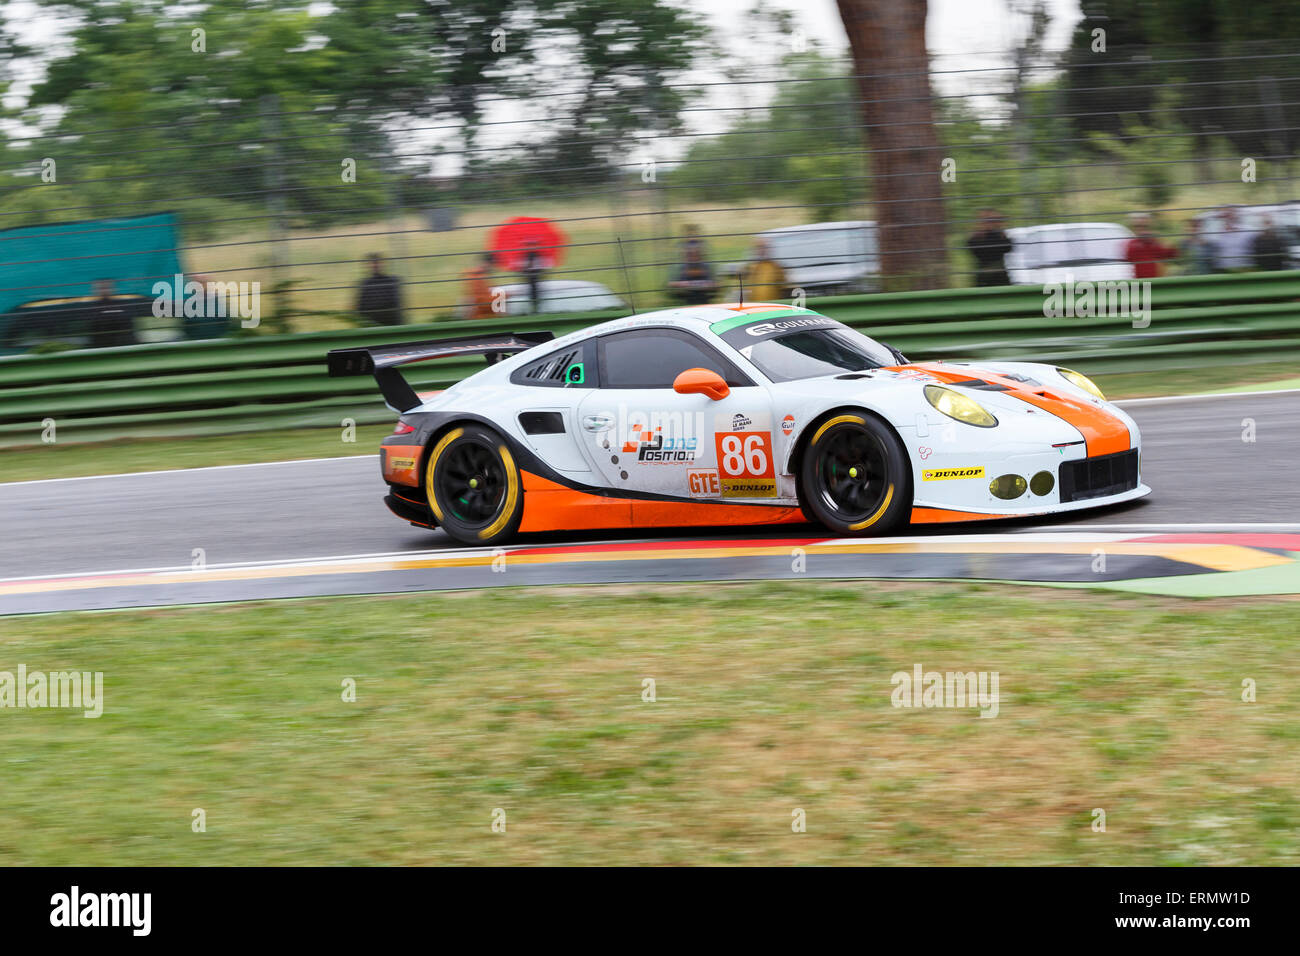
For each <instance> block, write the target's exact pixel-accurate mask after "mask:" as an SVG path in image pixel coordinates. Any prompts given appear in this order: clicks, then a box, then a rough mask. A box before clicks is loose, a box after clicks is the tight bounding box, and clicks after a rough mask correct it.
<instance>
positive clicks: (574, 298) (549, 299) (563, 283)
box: [494, 279, 627, 315]
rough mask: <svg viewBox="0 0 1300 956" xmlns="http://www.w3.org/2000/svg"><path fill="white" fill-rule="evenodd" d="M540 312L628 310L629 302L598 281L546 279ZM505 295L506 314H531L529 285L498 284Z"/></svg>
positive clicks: (521, 283)
mask: <svg viewBox="0 0 1300 956" xmlns="http://www.w3.org/2000/svg"><path fill="white" fill-rule="evenodd" d="M539 284H540V286H541V293H542V296H541V298H542V301H541V310H540V311H541V312H542V313H547V312H597V311H600V310H602V309H625V308H627V303H625V302H624V301H623V300H622V299H620V298H619V297H618V296H617V295H615V294H614V293H613V292H611V291H610V290H609V289H607V288H606V287H605V286H603V285H601V284H600V283H599V282H583V281H581V280H578V279H543V280H542V281H541V283H539ZM496 288H499V289H500V290H501V291H503V292H505V294H506V314H507V315H531V314H532V312H533V304H532V299H531V298H530V297H529V294H528V284H527V283H524V282H520V283H516V284H514V285H505V286H497V287H495V288H494V291H495V289H496Z"/></svg>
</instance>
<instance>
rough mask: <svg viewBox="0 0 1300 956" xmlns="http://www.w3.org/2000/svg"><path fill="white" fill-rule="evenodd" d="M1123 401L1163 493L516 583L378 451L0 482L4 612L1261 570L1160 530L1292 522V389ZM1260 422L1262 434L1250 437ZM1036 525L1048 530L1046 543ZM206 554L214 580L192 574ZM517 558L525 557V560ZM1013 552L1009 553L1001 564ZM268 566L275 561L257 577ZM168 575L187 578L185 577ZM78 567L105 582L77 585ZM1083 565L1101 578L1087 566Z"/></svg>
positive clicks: (801, 539) (694, 543)
mask: <svg viewBox="0 0 1300 956" xmlns="http://www.w3.org/2000/svg"><path fill="white" fill-rule="evenodd" d="M1123 404H1124V405H1125V407H1126V409H1127V410H1128V411H1129V412H1130V413H1131V414H1132V415H1133V416H1134V417H1135V418H1136V420H1137V422H1138V424H1139V426H1140V427H1141V429H1142V436H1143V455H1142V462H1143V480H1144V481H1145V482H1146V483H1147V484H1149V485H1150V486H1151V487H1152V488H1153V489H1154V491H1153V493H1152V495H1151V496H1149V497H1148V498H1146V499H1143V500H1141V501H1138V502H1134V503H1132V504H1129V505H1124V506H1119V507H1116V508H1110V509H1105V510H1102V511H1095V512H1085V513H1083V514H1080V515H1075V516H1071V517H1069V518H1063V519H1059V520H1058V519H1053V520H1051V521H1045V520H1044V519H1041V518H1040V519H1032V520H1024V521H1002V522H981V523H979V524H978V525H965V526H952V527H937V526H926V527H924V528H921V529H916V530H915V531H913V532H909V533H908V534H907V535H906V536H904V537H903V538H901V539H890V542H892V543H886V544H880V543H876V544H870V543H867V544H864V543H863V542H861V541H859V542H851V541H843V542H837V541H833V540H831V539H829V538H828V537H827V536H826V534H825V532H824V531H821V530H819V529H816V528H813V527H798V526H794V527H784V528H780V529H774V528H772V529H747V530H745V531H743V532H740V531H718V530H692V531H689V532H680V531H679V532H671V531H664V532H655V533H652V534H648V535H646V534H640V533H638V534H637V536H636V537H635V538H632V537H630V536H629V535H628V533H627V532H605V533H599V532H592V533H584V534H580V535H575V534H565V535H546V536H538V535H532V536H524V537H523V538H522V539H521V540H520V542H519V545H520V546H519V547H518V548H512V549H510V558H509V560H510V565H511V567H512V569H513V570H515V571H516V572H519V573H514V574H510V575H500V574H495V573H494V569H493V568H492V567H491V566H490V564H491V560H492V555H493V554H495V552H485V551H484V550H482V549H479V550H478V551H474V550H472V549H465V548H463V547H462V546H459V545H457V544H455V543H454V542H452V541H450V539H448V538H447V537H446V535H444V534H443V533H442V532H429V531H425V530H422V529H416V528H412V527H410V526H409V525H406V524H403V523H402V522H401V521H399V520H397V519H396V518H394V517H393V516H392V515H390V514H389V512H388V510H387V509H386V508H385V507H384V505H383V503H382V501H381V497H382V494H383V492H384V485H383V482H382V480H381V478H380V476H379V467H378V462H377V458H376V456H373V455H368V454H367V455H364V456H361V457H344V458H337V459H320V460H313V461H302V462H280V463H269V464H264V465H246V466H238V465H236V466H225V467H216V468H201V469H188V470H180V471H166V470H161V471H156V472H148V473H142V474H132V475H108V476H100V477H93V478H69V479H49V480H43V481H31V482H15V483H8V484H0V511H2V512H3V514H4V525H5V528H4V531H5V534H4V547H3V549H2V551H0V613H6V612H8V613H13V612H18V613H22V612H25V611H41V610H55V609H63V608H69V609H70V608H89V607H114V606H139V605H147V604H160V603H185V602H189V601H212V600H239V599H247V598H257V597H277V596H298V595H303V594H328V593H364V592H376V591H409V590H423V589H441V588H447V587H475V586H490V585H493V584H507V583H509V584H523V583H530V584H531V583H558V582H572V581H590V580H621V581H637V580H642V581H648V580H692V579H710V578H736V577H743V578H753V577H770V576H780V575H785V576H788V575H789V574H790V573H791V558H790V555H791V553H792V549H793V548H796V547H804V546H807V548H808V549H809V553H810V554H816V555H819V556H820V557H819V559H818V561H816V562H812V563H815V564H816V565H817V567H815V568H814V567H812V566H810V567H809V568H808V573H809V574H811V575H812V576H830V577H839V576H845V577H900V576H901V577H981V578H992V579H1006V580H1042V581H1058V582H1070V581H1072V580H1075V578H1076V577H1078V574H1077V573H1076V572H1077V571H1078V568H1079V567H1080V566H1081V564H1086V563H1087V562H1086V561H1084V560H1082V559H1080V557H1079V556H1080V555H1082V556H1083V558H1084V559H1086V558H1088V556H1089V555H1091V554H1092V553H1093V551H1094V550H1095V547H1096V546H1097V544H1098V543H1099V542H1106V541H1111V542H1116V543H1117V544H1121V543H1122V541H1127V542H1129V543H1127V544H1122V546H1121V547H1120V548H1119V550H1121V551H1123V550H1124V549H1125V548H1127V549H1130V550H1131V549H1133V548H1138V551H1135V552H1133V553H1131V554H1116V555H1113V556H1112V560H1111V564H1110V567H1109V569H1108V570H1107V571H1106V572H1105V573H1104V574H1103V575H1102V576H1101V577H1102V578H1104V579H1105V580H1108V581H1122V580H1126V579H1132V578H1135V577H1138V578H1158V577H1161V576H1168V575H1176V574H1180V573H1187V572H1188V571H1202V572H1210V571H1213V572H1223V571H1232V570H1242V571H1245V570H1248V568H1255V570H1256V571H1259V572H1260V573H1263V570H1264V569H1261V568H1260V567H1259V561H1260V560H1263V559H1260V558H1258V557H1253V558H1252V557H1248V556H1245V553H1244V552H1241V553H1239V554H1237V557H1235V558H1231V559H1229V558H1227V557H1224V555H1226V554H1227V552H1224V553H1223V554H1222V555H1218V556H1215V557H1211V558H1206V557H1205V556H1204V555H1203V554H1200V553H1199V552H1197V554H1194V555H1192V557H1191V558H1190V559H1186V560H1185V558H1186V555H1184V554H1183V553H1182V552H1179V551H1178V550H1177V549H1178V548H1179V547H1182V546H1183V545H1190V544H1193V543H1194V542H1189V541H1186V540H1182V541H1181V542H1180V541H1179V540H1169V541H1160V542H1155V541H1153V539H1152V538H1151V536H1154V535H1162V534H1171V533H1172V534H1176V533H1194V534H1197V535H1201V536H1204V535H1206V534H1212V533H1214V532H1237V533H1243V532H1246V533H1251V534H1255V535H1258V534H1261V533H1278V534H1285V533H1288V532H1300V487H1298V485H1300V482H1298V477H1300V392H1297V391H1288V392H1278V393H1267V392H1257V393H1250V394H1234V395H1226V396H1213V397H1197V398H1191V399H1184V398H1180V399H1174V400H1165V399H1149V400H1136V401H1133V402H1127V403H1123ZM1251 429H1253V438H1254V440H1253V441H1245V440H1243V434H1244V433H1246V432H1247V431H1248V430H1251ZM159 448H160V453H159V460H158V462H157V465H158V468H159V469H166V468H167V460H166V446H165V445H160V446H159ZM1044 532H1050V534H1048V535H1047V537H1046V538H1043V537H1041V536H1042V535H1043V533H1044ZM1135 536H1137V537H1135ZM1036 538H1037V539H1038V543H1037V544H1035V545H1034V547H1029V546H1030V544H1031V541H1034V540H1035V539H1036ZM1133 541H1146V542H1148V543H1147V544H1142V545H1135V544H1133V543H1132V542H1133ZM1243 541H1244V543H1245V546H1246V547H1247V548H1249V547H1251V546H1254V545H1258V546H1260V547H1264V548H1265V549H1266V550H1267V551H1268V552H1269V553H1274V554H1282V553H1286V552H1287V551H1288V550H1289V549H1290V544H1289V541H1290V539H1283V538H1277V539H1271V540H1268V541H1262V542H1261V541H1260V540H1254V541H1245V539H1241V540H1240V541H1238V542H1236V543H1237V544H1240V543H1242V542H1243ZM1295 541H1296V542H1300V538H1297V539H1295ZM953 542H956V544H955V545H954V544H953ZM963 542H965V543H966V544H967V545H969V546H968V547H963V546H962V543H963ZM1053 542H1055V543H1053ZM1202 543H1204V542H1202ZM1222 544H1224V545H1225V546H1236V545H1235V544H1234V542H1230V541H1228V540H1227V539H1223V541H1222ZM1035 548H1037V549H1038V551H1037V552H1035V550H1034V549H1035ZM196 549H201V553H202V558H203V562H204V564H205V567H206V568H207V569H208V570H207V571H206V572H204V574H207V577H206V578H205V577H203V574H199V573H198V572H192V571H191V567H192V564H193V563H194V560H195V552H196ZM1043 549H1047V550H1043ZM1053 549H1055V550H1053ZM1143 549H1145V550H1143ZM1170 549H1173V550H1170ZM1049 552H1050V553H1049ZM1148 552H1149V553H1148ZM1188 553H1190V552H1188ZM1034 554H1036V555H1037V556H1036V557H1032V555H1034ZM523 555H528V556H529V557H528V558H527V560H516V557H517V556H523ZM593 555H599V557H593ZM1008 555H1013V556H1018V563H1016V562H1013V563H1012V564H1010V565H1008V564H1006V561H1007V556H1008ZM1027 555H1030V556H1031V557H1027ZM1063 555H1065V557H1063ZM1070 555H1073V557H1070ZM1198 555H1199V556H1198ZM497 557H498V558H499V557H500V555H499V554H498V555H497ZM821 557H824V558H825V560H821ZM1234 561H1235V562H1236V563H1235V564H1234V563H1233V562H1234ZM1062 562H1065V565H1062ZM1243 562H1244V564H1243ZM497 563H498V564H500V563H501V562H500V561H499V560H498V562H497ZM1266 563H1267V562H1266ZM1275 563H1276V562H1275ZM275 565H278V566H280V567H279V569H278V570H277V569H276V568H275V567H272V569H271V571H270V572H267V571H266V570H265V569H266V567H267V566H275ZM596 565H599V566H600V567H596ZM1004 565H1005V566H1004ZM1013 565H1014V566H1013ZM1026 565H1028V567H1026ZM290 566H291V567H292V568H293V570H286V568H289V567H290ZM249 567H257V568H261V569H262V570H261V571H259V572H257V573H253V572H249V571H247V569H248V568H249ZM140 569H164V570H163V571H162V572H157V571H151V572H150V573H151V574H153V577H150V578H147V579H141V578H139V577H138V576H137V577H136V578H130V577H126V578H122V579H121V580H122V582H123V583H122V584H121V586H113V587H108V586H106V584H105V580H104V579H105V577H106V576H112V575H119V576H120V575H121V574H122V573H123V572H125V571H138V570H140ZM495 570H503V568H499V567H498V568H496V569H495ZM177 572H190V573H191V574H195V575H196V576H195V577H192V578H176V577H175V574H176V573H177ZM160 573H161V574H164V575H166V574H170V575H172V577H170V578H168V577H160V576H159V574H160ZM1268 573H1272V572H1268ZM1286 573H1287V574H1288V575H1289V574H1290V571H1287V572H1286ZM87 576H91V577H93V578H95V579H96V581H95V583H93V584H86V583H85V579H86V577H87ZM1089 576H1090V577H1091V578H1092V579H1094V580H1096V579H1097V573H1096V572H1095V570H1094V571H1090V572H1089ZM51 578H57V579H61V580H63V581H64V582H65V584H60V583H58V582H52V581H49V580H48V579H51ZM15 579H21V580H15ZM67 579H78V582H79V583H76V584H66V581H67ZM65 585H66V586H65ZM1288 587H1289V586H1288ZM1288 587H1282V588H1281V590H1288Z"/></svg>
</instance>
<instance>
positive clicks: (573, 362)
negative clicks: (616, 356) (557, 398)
mask: <svg viewBox="0 0 1300 956" xmlns="http://www.w3.org/2000/svg"><path fill="white" fill-rule="evenodd" d="M590 352H591V348H590V347H589V342H579V343H578V344H577V345H571V346H569V347H568V348H565V349H560V350H558V351H555V352H551V353H550V354H549V355H546V356H544V357H542V358H539V359H535V360H534V361H532V362H529V363H528V364H527V365H524V366H522V367H521V368H518V369H516V370H515V371H514V372H513V373H512V374H511V376H510V381H511V382H512V383H513V384H515V385H541V386H546V387H550V388H564V387H566V386H570V387H573V388H580V387H583V386H586V387H587V388H591V387H593V386H594V384H595V383H594V382H593V381H592V380H591V379H592V375H591V369H589V368H588V363H587V362H586V361H584V355H586V354H590Z"/></svg>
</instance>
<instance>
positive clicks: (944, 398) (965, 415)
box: [925, 385, 998, 428]
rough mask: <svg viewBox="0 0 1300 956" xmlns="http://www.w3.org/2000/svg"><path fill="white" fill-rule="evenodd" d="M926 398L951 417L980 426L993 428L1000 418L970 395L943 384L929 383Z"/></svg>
mask: <svg viewBox="0 0 1300 956" xmlns="http://www.w3.org/2000/svg"><path fill="white" fill-rule="evenodd" d="M925 400H926V401H928V402H929V403H930V404H931V405H933V406H934V407H935V408H937V409H938V410H939V411H941V412H943V413H944V414H945V415H947V416H948V417H949V418H955V419H957V421H959V422H965V423H966V424H967V425H975V426H976V427H978V428H992V427H993V426H994V425H996V424H997V423H998V420H997V419H996V418H994V417H993V416H992V415H990V414H989V413H988V412H987V411H985V410H984V406H983V405H981V404H980V403H979V402H977V401H975V399H973V398H971V397H970V396H969V395H963V394H962V393H961V392H954V391H953V390H952V389H950V388H944V387H943V386H942V385H927V386H926V387H925Z"/></svg>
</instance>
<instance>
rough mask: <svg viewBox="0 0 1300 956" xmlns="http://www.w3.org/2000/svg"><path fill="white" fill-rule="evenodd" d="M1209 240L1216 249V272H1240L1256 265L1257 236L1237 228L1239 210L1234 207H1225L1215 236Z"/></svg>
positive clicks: (1220, 215)
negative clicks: (1255, 245) (1254, 247)
mask: <svg viewBox="0 0 1300 956" xmlns="http://www.w3.org/2000/svg"><path fill="white" fill-rule="evenodd" d="M1209 240H1210V245H1211V246H1212V247H1213V248H1214V271H1215V272H1240V271H1242V270H1243V269H1249V268H1251V266H1253V265H1254V262H1255V257H1254V251H1253V248H1252V247H1253V246H1254V242H1255V234H1254V233H1252V232H1250V231H1249V230H1247V229H1238V228H1237V210H1236V208H1234V207H1233V206H1224V207H1223V209H1222V211H1221V212H1220V213H1219V222H1218V225H1217V228H1216V230H1215V234H1214V235H1211V236H1210V237H1209Z"/></svg>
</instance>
